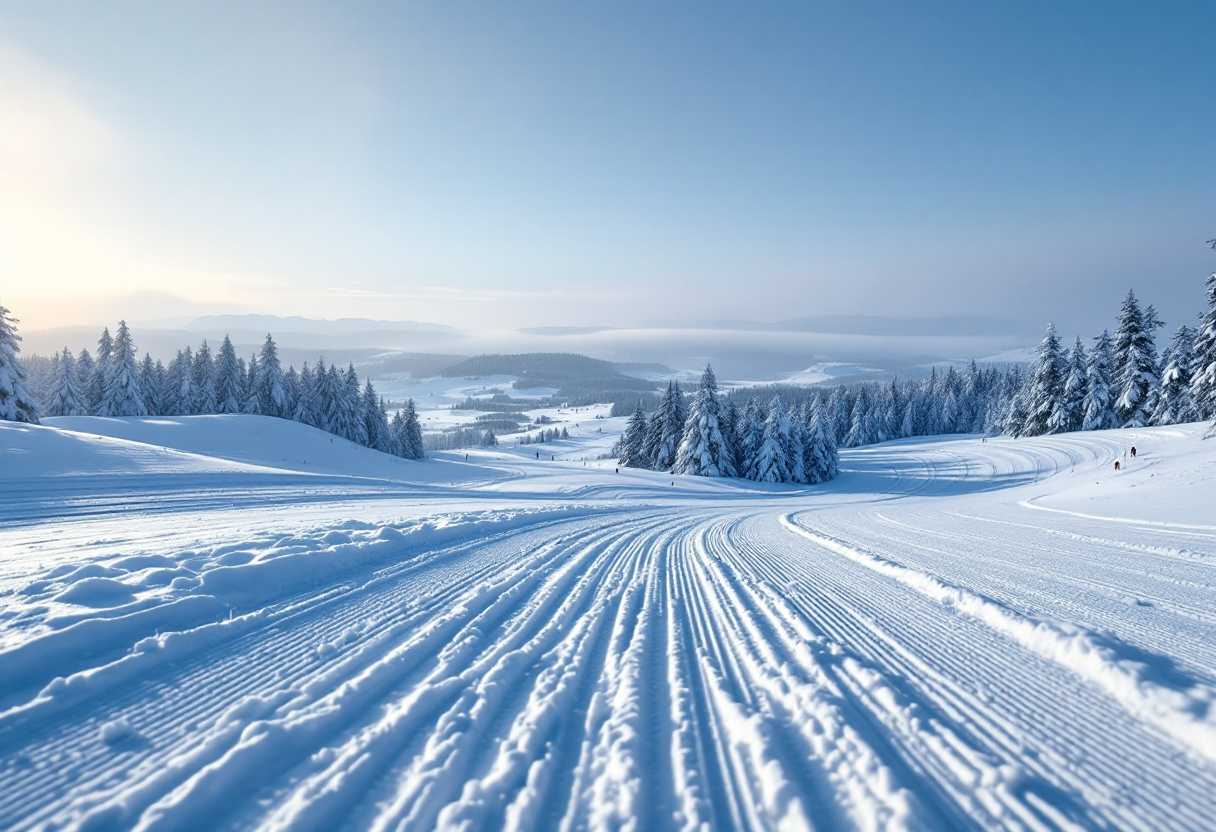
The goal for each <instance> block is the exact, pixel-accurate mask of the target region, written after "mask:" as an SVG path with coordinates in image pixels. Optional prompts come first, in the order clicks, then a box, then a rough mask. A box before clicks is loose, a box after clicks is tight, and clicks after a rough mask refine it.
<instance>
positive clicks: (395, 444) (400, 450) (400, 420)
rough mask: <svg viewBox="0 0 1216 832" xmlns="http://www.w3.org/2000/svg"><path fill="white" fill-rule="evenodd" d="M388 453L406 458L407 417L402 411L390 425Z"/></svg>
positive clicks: (390, 421)
mask: <svg viewBox="0 0 1216 832" xmlns="http://www.w3.org/2000/svg"><path fill="white" fill-rule="evenodd" d="M388 452H389V453H390V454H392V455H393V456H400V457H404V456H405V417H404V416H402V415H401V411H400V410H398V411H397V412H396V413H394V414H393V418H392V419H390V420H389V423H388Z"/></svg>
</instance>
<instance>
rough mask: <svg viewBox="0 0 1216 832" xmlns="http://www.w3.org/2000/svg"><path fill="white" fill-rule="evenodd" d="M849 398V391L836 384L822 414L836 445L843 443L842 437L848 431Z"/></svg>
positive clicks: (850, 405)
mask: <svg viewBox="0 0 1216 832" xmlns="http://www.w3.org/2000/svg"><path fill="white" fill-rule="evenodd" d="M849 399H850V396H849V391H848V390H846V389H845V388H844V387H843V386H838V387H837V388H836V389H835V390H833V391H832V395H831V397H829V398H828V404H827V409H826V410H825V411H824V414H823V416H824V420H825V424H826V426H827V428H828V429H829V430H831V431H832V439H833V440H834V441H835V442H836V444H837V445H838V446H839V445H842V444H844V438H845V437H846V436H848V433H849V412H850V410H851V409H852V403H851V402H850V401H849Z"/></svg>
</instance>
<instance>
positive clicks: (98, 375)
mask: <svg viewBox="0 0 1216 832" xmlns="http://www.w3.org/2000/svg"><path fill="white" fill-rule="evenodd" d="M113 350H114V339H113V338H111V337H110V328H109V327H106V328H104V329H103V330H102V331H101V337H100V338H98V339H97V363H96V364H95V365H94V367H93V374H92V376H91V377H90V378H89V381H88V388H87V392H88V397H89V413H92V414H98V408H99V407H101V397H102V396H104V395H105V393H106V379H108V378H109V377H110V354H111V353H112V352H113Z"/></svg>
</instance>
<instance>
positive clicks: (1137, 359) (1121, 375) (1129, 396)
mask: <svg viewBox="0 0 1216 832" xmlns="http://www.w3.org/2000/svg"><path fill="white" fill-rule="evenodd" d="M1156 323H1157V321H1156V316H1155V315H1154V316H1153V319H1152V320H1146V318H1145V314H1144V312H1142V311H1141V309H1140V304H1139V303H1137V301H1136V295H1135V294H1134V293H1133V292H1132V291H1131V290H1129V291H1128V293H1127V297H1126V298H1124V300H1123V307H1122V309H1121V310H1120V312H1119V326H1118V328H1117V329H1116V330H1115V341H1114V349H1115V367H1114V382H1115V386H1114V393H1115V420H1116V422H1117V423H1118V425H1119V426H1120V427H1143V426H1144V425H1146V424H1148V422H1149V414H1148V412H1147V411H1146V410H1145V408H1146V407H1147V406H1148V404H1149V396H1150V394H1151V392H1152V390H1153V385H1154V383H1155V382H1156V380H1157V366H1156V355H1155V350H1154V349H1153V333H1152V328H1153V326H1152V325H1155V324H1156Z"/></svg>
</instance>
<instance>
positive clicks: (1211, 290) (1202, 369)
mask: <svg viewBox="0 0 1216 832" xmlns="http://www.w3.org/2000/svg"><path fill="white" fill-rule="evenodd" d="M1204 287H1205V289H1206V290H1207V295H1208V308H1207V310H1206V311H1205V312H1204V313H1203V314H1202V315H1200V317H1199V328H1198V331H1197V332H1196V333H1195V346H1194V349H1193V350H1192V352H1193V358H1192V361H1193V373H1192V376H1191V404H1192V407H1193V408H1194V410H1195V418H1197V419H1212V418H1216V272H1213V273H1212V274H1210V275H1208V279H1207V281H1206V283H1205V284H1204Z"/></svg>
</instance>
